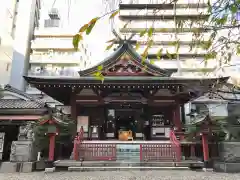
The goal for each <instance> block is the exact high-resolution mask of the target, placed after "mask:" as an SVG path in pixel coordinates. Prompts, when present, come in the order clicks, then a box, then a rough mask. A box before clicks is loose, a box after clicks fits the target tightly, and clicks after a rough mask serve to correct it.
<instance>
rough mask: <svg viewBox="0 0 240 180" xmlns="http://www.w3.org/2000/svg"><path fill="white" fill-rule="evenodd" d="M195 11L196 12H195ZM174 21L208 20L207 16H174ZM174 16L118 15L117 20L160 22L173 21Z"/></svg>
mask: <svg viewBox="0 0 240 180" xmlns="http://www.w3.org/2000/svg"><path fill="white" fill-rule="evenodd" d="M196 11H197V10H196ZM175 17H176V20H196V19H199V20H205V21H207V20H208V19H209V15H208V14H206V15H205V14H203V15H199V14H197V13H196V14H191V15H189V14H185V15H176V16H175ZM175 17H174V15H160V14H159V15H138V14H132V15H121V14H120V15H119V19H120V20H122V21H144V20H155V19H161V20H173V19H174V18H175Z"/></svg>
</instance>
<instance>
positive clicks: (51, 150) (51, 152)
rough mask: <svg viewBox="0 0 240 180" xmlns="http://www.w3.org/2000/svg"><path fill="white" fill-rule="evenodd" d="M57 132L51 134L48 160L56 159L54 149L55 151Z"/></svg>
mask: <svg viewBox="0 0 240 180" xmlns="http://www.w3.org/2000/svg"><path fill="white" fill-rule="evenodd" d="M55 136H56V134H55V133H51V134H49V152H48V160H49V161H53V160H54V151H55Z"/></svg>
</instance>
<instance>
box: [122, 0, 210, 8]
mask: <svg viewBox="0 0 240 180" xmlns="http://www.w3.org/2000/svg"><path fill="white" fill-rule="evenodd" d="M208 1H209V0H178V1H177V4H207V3H208ZM210 2H211V0H210ZM169 3H171V4H173V1H172V0H121V3H120V4H121V5H122V4H130V5H136V4H140V5H145V7H146V5H150V4H169Z"/></svg>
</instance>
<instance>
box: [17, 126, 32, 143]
mask: <svg viewBox="0 0 240 180" xmlns="http://www.w3.org/2000/svg"><path fill="white" fill-rule="evenodd" d="M18 140H20V141H21V140H23V141H24V140H25V141H26V140H28V141H31V140H34V132H33V124H32V123H31V122H28V123H27V124H26V125H24V126H20V127H19V134H18Z"/></svg>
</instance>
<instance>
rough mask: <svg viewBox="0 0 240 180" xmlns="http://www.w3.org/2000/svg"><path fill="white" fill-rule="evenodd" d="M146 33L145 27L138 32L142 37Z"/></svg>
mask: <svg viewBox="0 0 240 180" xmlns="http://www.w3.org/2000/svg"><path fill="white" fill-rule="evenodd" d="M146 33H147V29H144V30H143V31H141V32H140V37H143V36H144V35H145V34H146Z"/></svg>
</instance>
